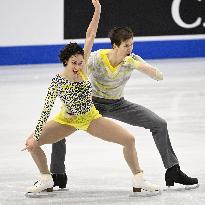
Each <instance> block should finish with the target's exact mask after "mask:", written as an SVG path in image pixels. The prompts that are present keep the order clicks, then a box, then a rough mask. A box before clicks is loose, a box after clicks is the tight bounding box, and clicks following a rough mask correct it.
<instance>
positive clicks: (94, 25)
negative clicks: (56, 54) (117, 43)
mask: <svg viewBox="0 0 205 205" xmlns="http://www.w3.org/2000/svg"><path fill="white" fill-rule="evenodd" d="M92 4H93V6H94V8H95V11H94V14H93V17H92V20H91V22H90V24H89V26H88V29H87V31H86V39H85V45H84V59H85V63H87V60H88V58H89V55H90V53H91V50H92V47H93V42H94V39H95V36H96V33H97V29H98V24H99V20H100V13H101V5H100V2H99V0H92Z"/></svg>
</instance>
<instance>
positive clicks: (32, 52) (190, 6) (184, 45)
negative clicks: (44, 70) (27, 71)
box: [0, 0, 205, 65]
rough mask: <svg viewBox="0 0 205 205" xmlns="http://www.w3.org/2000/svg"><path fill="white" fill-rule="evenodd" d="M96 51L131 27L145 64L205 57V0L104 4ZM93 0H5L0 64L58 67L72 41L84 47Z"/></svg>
mask: <svg viewBox="0 0 205 205" xmlns="http://www.w3.org/2000/svg"><path fill="white" fill-rule="evenodd" d="M101 4H102V15H101V21H100V25H99V29H98V33H97V38H96V41H95V44H94V47H93V50H96V49H99V48H110V43H109V39H108V38H107V33H108V31H109V30H110V29H111V28H112V27H114V26H129V27H131V28H132V30H133V31H134V34H135V38H134V42H135V45H134V52H135V53H137V54H139V55H140V56H142V57H143V58H145V59H162V58H192V57H205V12H204V11H205V2H204V0H190V1H187V0H158V1H155V2H151V1H150V0H118V1H110V0H101ZM92 13H93V8H92V5H91V1H89V0H74V1H72V0H64V1H63V0H43V1H42V0H29V1H28V0H21V1H14V0H0V65H20V64H41V63H42V64H44V63H46V64H47V63H58V62H59V61H58V52H59V50H60V49H61V48H62V47H63V46H64V45H65V44H66V43H69V42H70V41H76V42H78V43H82V44H83V42H84V41H83V39H84V37H85V31H86V28H87V25H88V23H89V21H90V19H91V16H92Z"/></svg>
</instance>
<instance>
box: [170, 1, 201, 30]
mask: <svg viewBox="0 0 205 205" xmlns="http://www.w3.org/2000/svg"><path fill="white" fill-rule="evenodd" d="M197 1H202V0H197ZM180 3H181V0H173V2H172V8H171V12H172V17H173V19H174V21H175V22H176V23H177V24H178V25H179V26H181V27H183V28H195V27H197V26H199V25H200V24H201V21H202V18H201V17H198V18H197V19H196V21H195V22H194V23H192V24H187V23H185V22H184V21H183V20H182V19H181V16H180V11H179V10H180V9H179V8H180Z"/></svg>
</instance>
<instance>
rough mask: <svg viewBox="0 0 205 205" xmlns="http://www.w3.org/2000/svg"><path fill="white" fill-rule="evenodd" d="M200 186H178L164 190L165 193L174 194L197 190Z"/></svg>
mask: <svg viewBox="0 0 205 205" xmlns="http://www.w3.org/2000/svg"><path fill="white" fill-rule="evenodd" d="M199 186H200V185H199V184H194V185H178V186H170V187H166V188H165V189H163V191H168V192H174V191H185V190H192V189H197V188H198V187H199Z"/></svg>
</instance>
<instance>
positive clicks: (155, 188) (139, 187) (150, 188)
mask: <svg viewBox="0 0 205 205" xmlns="http://www.w3.org/2000/svg"><path fill="white" fill-rule="evenodd" d="M160 193H161V191H160V186H159V185H156V184H152V183H150V182H148V181H146V180H144V176H143V173H142V172H140V173H139V174H136V175H134V177H133V194H132V196H153V195H158V194H160Z"/></svg>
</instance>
